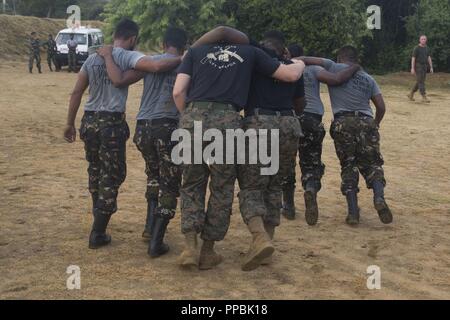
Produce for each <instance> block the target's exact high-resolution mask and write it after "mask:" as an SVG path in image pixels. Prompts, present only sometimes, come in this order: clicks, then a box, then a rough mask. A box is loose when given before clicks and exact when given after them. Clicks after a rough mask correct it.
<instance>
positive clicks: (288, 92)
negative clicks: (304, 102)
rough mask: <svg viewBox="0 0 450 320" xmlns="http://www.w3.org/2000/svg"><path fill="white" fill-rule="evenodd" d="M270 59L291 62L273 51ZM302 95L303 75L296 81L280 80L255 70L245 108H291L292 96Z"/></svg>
mask: <svg viewBox="0 0 450 320" xmlns="http://www.w3.org/2000/svg"><path fill="white" fill-rule="evenodd" d="M266 52H268V51H266ZM268 53H270V52H268ZM272 59H274V60H275V61H279V62H280V63H283V64H292V63H293V62H292V61H289V60H284V59H279V58H276V55H275V54H274V53H273V54H272ZM304 96H305V83H304V80H303V77H301V78H300V80H299V81H297V82H292V83H290V82H282V81H280V80H277V79H274V78H272V77H268V76H266V75H264V74H262V73H260V72H258V71H257V70H255V71H254V72H253V77H252V82H251V85H250V92H249V97H248V103H247V105H246V107H245V110H246V111H250V110H254V109H255V108H260V109H269V110H273V111H284V110H292V109H293V107H294V104H293V100H294V98H302V97H304Z"/></svg>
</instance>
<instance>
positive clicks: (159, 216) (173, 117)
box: [106, 28, 187, 257]
mask: <svg viewBox="0 0 450 320" xmlns="http://www.w3.org/2000/svg"><path fill="white" fill-rule="evenodd" d="M186 42H187V35H186V32H185V31H184V30H182V29H179V28H168V29H167V31H166V33H165V35H164V38H163V47H164V54H162V55H155V56H152V57H151V59H152V60H154V61H159V60H163V59H172V58H181V56H182V55H183V52H184V49H185V46H186ZM106 67H107V69H109V71H110V73H111V74H113V72H112V70H111V68H114V67H115V68H116V69H118V68H119V67H118V66H117V65H116V64H115V63H114V64H110V63H107V64H106ZM136 70H139V66H137V67H136ZM135 72H138V71H131V72H129V71H127V72H125V73H124V74H123V76H122V77H119V78H118V79H115V78H113V81H114V82H115V83H117V84H119V85H127V84H131V83H132V81H133V79H134V75H133V73H135ZM119 73H120V74H122V72H121V71H120V69H119ZM143 76H144V90H143V93H142V99H141V106H140V109H139V113H138V115H137V124H136V131H135V135H134V139H133V140H134V143H135V144H136V146H137V148H138V149H139V151H140V152H141V154H142V157H143V158H144V160H145V173H146V174H147V191H146V194H145V197H146V199H147V218H146V222H145V227H144V232H143V234H142V237H143V238H145V239H148V240H150V243H149V247H148V254H149V255H150V256H151V257H158V256H160V255H163V254H165V253H167V252H168V251H169V246H168V245H167V244H165V243H164V242H163V239H164V234H165V232H166V228H167V225H168V224H169V221H170V220H171V219H172V218H173V217H174V216H175V210H176V207H177V198H178V197H179V189H180V184H181V167H180V166H179V165H176V164H174V163H173V162H172V159H171V153H172V149H173V147H174V146H175V142H173V141H172V140H171V136H172V133H173V132H174V131H175V130H176V129H177V128H178V120H179V112H178V110H177V108H176V106H175V102H174V101H173V96H172V91H173V85H174V83H175V78H176V72H175V70H170V71H168V72H161V73H155V72H152V73H145V74H143ZM130 79H131V81H129V80H130Z"/></svg>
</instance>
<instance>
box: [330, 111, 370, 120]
mask: <svg viewBox="0 0 450 320" xmlns="http://www.w3.org/2000/svg"><path fill="white" fill-rule="evenodd" d="M349 116H350V117H361V118H372V119H373V117H372V116H370V115H368V114H366V113H363V112H361V111H343V112H338V113H336V114H335V115H334V118H335V119H337V118H340V117H349Z"/></svg>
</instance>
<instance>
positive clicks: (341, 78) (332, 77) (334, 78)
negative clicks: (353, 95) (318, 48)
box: [299, 57, 361, 87]
mask: <svg viewBox="0 0 450 320" xmlns="http://www.w3.org/2000/svg"><path fill="white" fill-rule="evenodd" d="M299 59H300V60H302V61H303V62H304V63H305V64H306V65H307V66H311V65H314V66H321V67H323V68H325V63H324V60H323V59H322V58H316V57H300V58H299ZM360 69H361V67H360V66H359V65H358V64H352V65H350V66H349V67H348V68H346V69H344V70H341V71H339V72H337V73H332V72H329V71H327V70H322V71H321V72H319V74H318V75H317V79H318V80H319V81H320V82H322V83H325V84H327V85H329V86H332V87H334V86H340V85H341V84H343V83H346V82H347V81H348V80H350V79H351V78H352V77H353V75H354V74H355V73H356V72H358V71H359V70H360Z"/></svg>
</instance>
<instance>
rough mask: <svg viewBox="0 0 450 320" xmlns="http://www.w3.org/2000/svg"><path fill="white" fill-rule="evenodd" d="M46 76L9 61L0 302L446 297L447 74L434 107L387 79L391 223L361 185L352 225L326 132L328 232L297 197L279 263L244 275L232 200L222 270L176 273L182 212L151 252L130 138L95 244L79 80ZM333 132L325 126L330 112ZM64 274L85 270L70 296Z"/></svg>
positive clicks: (3, 84) (1, 123)
mask: <svg viewBox="0 0 450 320" xmlns="http://www.w3.org/2000/svg"><path fill="white" fill-rule="evenodd" d="M43 69H44V74H37V73H34V74H28V73H27V68H26V65H25V64H24V63H22V62H21V63H19V64H17V65H16V66H14V65H13V64H11V63H5V62H1V63H0V88H1V94H0V114H1V117H0V139H1V140H0V141H1V143H0V199H1V201H0V226H1V232H0V271H1V273H0V274H1V276H0V298H3V299H22V298H25V299H116V298H123V299H418V298H423V299H449V298H450V233H449V231H450V183H449V177H450V169H449V163H450V152H449V150H450V126H449V119H450V91H449V89H450V76H449V75H434V76H432V84H433V87H434V88H431V89H430V90H429V91H430V95H429V96H430V99H432V100H433V102H432V103H431V104H430V105H423V104H420V103H418V102H416V103H410V102H408V101H406V99H405V96H406V94H407V87H406V86H404V85H405V84H407V83H410V82H411V81H412V79H410V77H409V76H408V75H407V74H397V75H394V76H390V77H383V78H380V83H381V84H382V90H383V92H384V95H385V97H386V100H387V105H388V112H387V115H386V119H385V122H384V123H383V125H382V128H381V134H382V152H383V155H384V158H385V161H386V165H385V170H386V177H387V180H388V188H387V190H386V193H387V200H388V201H389V203H390V205H391V208H392V210H393V212H394V214H395V223H394V224H393V225H391V226H384V225H382V224H381V223H380V221H379V220H378V217H377V214H376V212H375V211H374V209H373V207H372V200H371V194H370V193H369V191H368V190H366V189H365V188H364V185H363V184H362V182H361V186H362V187H363V188H362V191H361V193H360V206H361V208H362V223H361V225H360V226H359V227H358V228H350V227H348V226H347V225H345V223H344V219H345V215H346V208H345V200H344V198H343V196H342V195H341V194H340V191H339V183H340V176H339V168H338V161H337V159H336V155H335V152H334V147H333V145H332V141H331V139H330V137H329V135H327V137H326V140H325V146H324V161H325V163H326V165H327V169H326V175H325V177H324V181H323V190H322V191H321V193H320V195H319V204H320V214H321V215H320V222H319V224H318V225H317V226H315V227H308V226H307V225H306V223H305V221H304V219H303V205H304V203H303V197H302V192H301V190H300V189H297V192H296V205H297V209H298V212H299V213H298V219H297V220H296V221H293V222H290V221H286V220H283V221H282V226H281V227H280V228H279V229H278V231H277V234H276V240H275V246H276V249H277V251H276V253H275V256H274V263H273V265H271V266H268V267H261V268H259V269H257V270H256V271H253V272H250V273H244V272H242V271H241V270H240V259H241V257H242V253H243V252H245V251H246V249H247V247H248V243H249V241H250V236H249V234H248V232H247V230H246V227H245V226H244V224H243V223H242V221H241V217H240V213H239V209H238V206H237V202H236V201H235V205H234V208H233V209H234V210H233V216H232V224H231V228H230V230H229V233H228V235H227V237H226V239H225V240H224V241H223V242H221V243H219V244H218V245H217V247H218V251H219V252H220V253H221V254H222V255H223V256H224V257H225V261H224V263H223V264H222V265H220V266H219V267H218V268H217V269H215V270H211V271H204V272H200V271H198V272H194V271H191V272H188V271H184V270H181V269H179V267H178V265H177V264H176V258H177V256H178V255H179V254H180V252H181V250H182V243H183V242H182V237H181V234H180V223H179V221H180V215H179V211H177V216H176V218H175V219H174V220H173V222H172V223H171V224H170V226H169V230H168V235H167V241H168V242H169V243H170V245H171V251H170V253H169V254H168V255H166V256H164V257H162V258H159V259H153V260H152V259H150V258H149V257H148V256H147V254H146V249H147V245H146V243H145V242H144V241H143V240H142V239H141V232H142V228H143V222H144V217H145V207H146V204H145V200H144V190H145V175H144V172H143V170H144V162H143V160H142V159H141V156H140V154H139V153H138V151H137V150H136V148H135V146H134V145H133V144H132V141H131V140H130V141H129V142H128V169H129V171H128V177H127V180H126V182H125V184H124V185H123V186H122V188H121V193H120V196H119V211H118V213H117V214H116V215H114V217H113V218H112V220H111V224H110V228H109V231H110V232H111V234H112V237H113V242H112V245H111V246H109V247H107V248H103V249H100V250H88V249H87V237H88V234H89V231H90V226H91V222H92V217H91V214H90V196H89V193H88V191H87V173H86V169H87V163H86V161H85V160H84V151H83V145H82V143H81V142H80V141H79V140H77V142H76V143H75V144H73V145H69V144H67V143H66V142H65V141H64V140H63V139H62V130H63V127H64V124H65V119H66V112H67V104H68V99H69V93H70V91H71V88H72V87H73V85H74V82H75V79H76V75H74V74H68V73H66V72H61V73H50V72H48V69H47V68H46V67H44V68H43ZM141 90H142V84H137V85H135V86H133V87H132V88H131V89H130V94H129V103H128V120H129V124H130V128H132V134H133V133H134V125H135V121H134V116H135V115H136V112H137V108H138V104H139V98H140V93H141ZM323 97H324V100H325V101H326V104H327V106H329V99H328V97H327V95H326V94H325V92H324V94H323ZM327 109H328V110H329V108H328V107H327ZM80 118H81V112H79V116H78V119H77V121H78V123H79V120H80ZM325 123H326V127H327V129H328V128H329V124H330V112H328V113H327V117H326V120H325ZM69 265H78V266H79V267H80V269H81V289H80V290H68V289H67V288H66V280H67V277H68V276H69V275H68V274H66V269H67V267H68V266H69ZM370 265H377V266H379V267H380V268H381V290H368V289H367V286H366V280H367V277H368V275H367V267H368V266H370Z"/></svg>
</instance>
